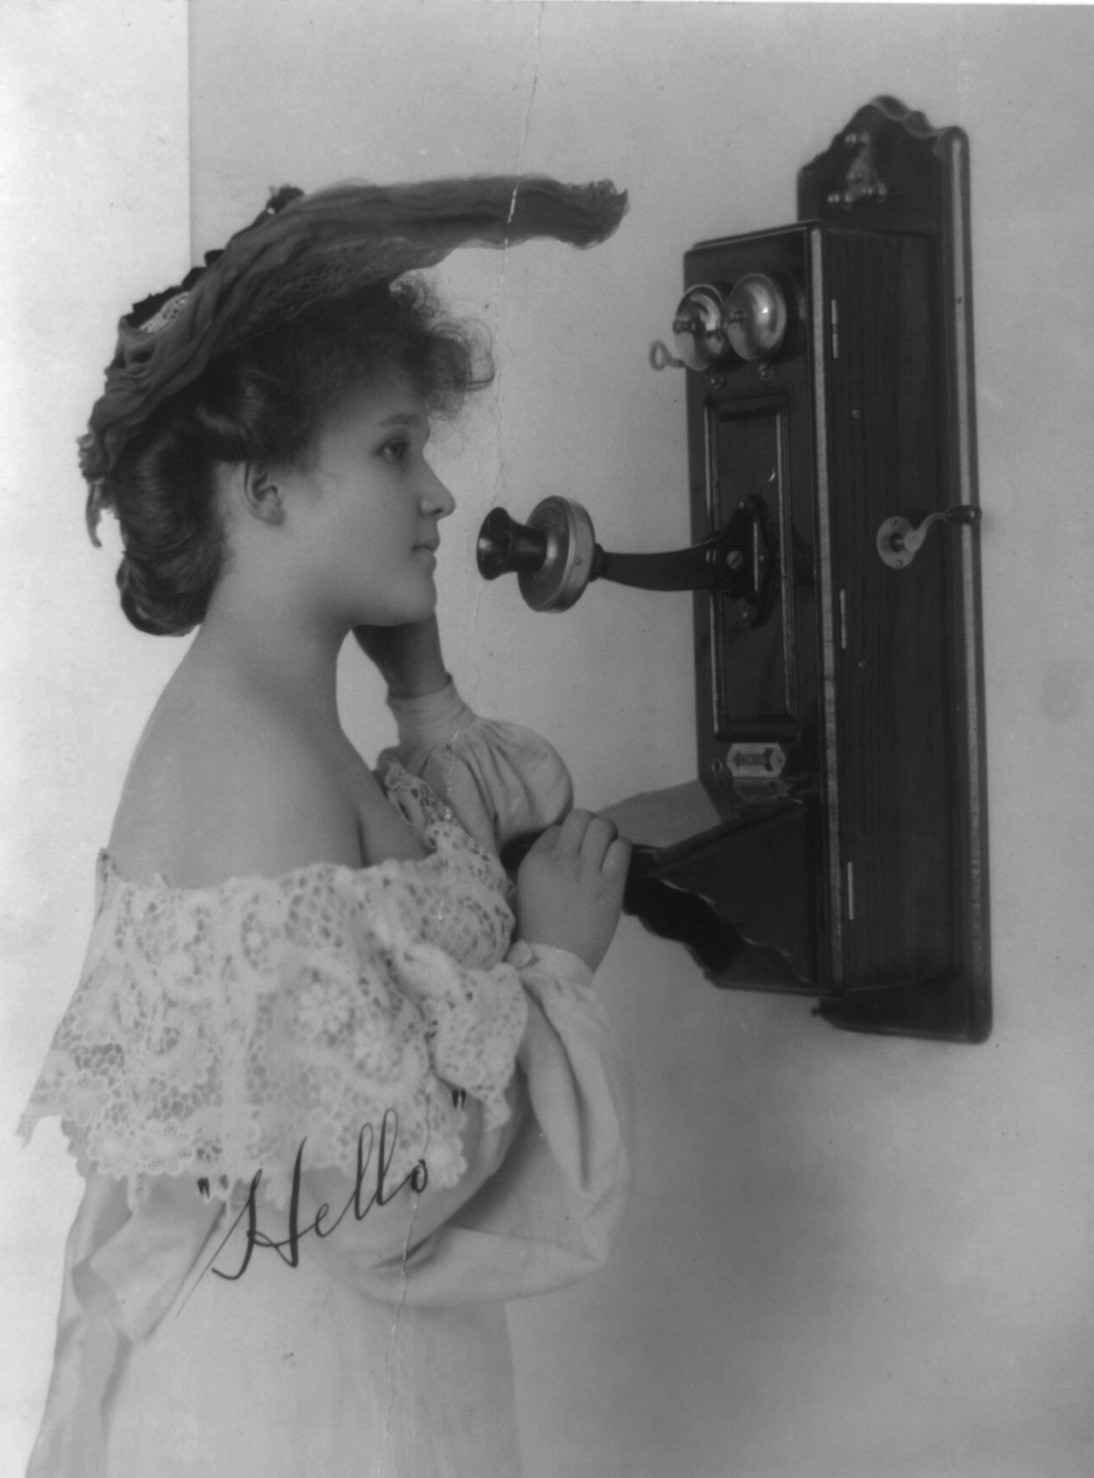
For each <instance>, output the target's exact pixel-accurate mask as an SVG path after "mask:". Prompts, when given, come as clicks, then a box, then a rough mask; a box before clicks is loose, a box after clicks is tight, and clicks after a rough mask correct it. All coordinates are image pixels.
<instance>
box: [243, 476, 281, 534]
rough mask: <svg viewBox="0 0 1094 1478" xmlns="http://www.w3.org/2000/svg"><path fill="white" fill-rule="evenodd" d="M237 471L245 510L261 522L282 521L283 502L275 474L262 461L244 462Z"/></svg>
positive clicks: (273, 522)
mask: <svg viewBox="0 0 1094 1478" xmlns="http://www.w3.org/2000/svg"><path fill="white" fill-rule="evenodd" d="M239 471H240V474H241V482H240V492H241V494H242V498H243V505H244V507H245V508H246V510H247V512H248V513H249V514H251V516H252V517H254V518H257V519H259V520H261V522H262V523H268V524H278V523H284V521H285V504H284V502H283V499H282V488H281V482H280V479H279V478H278V477H277V475H276V474H275V473H274V472H273V471H272V470H271V469H270V468H269V467H267V466H266V464H265V463H264V462H245V463H244V464H243V466H242V467H241V468H240V469H239Z"/></svg>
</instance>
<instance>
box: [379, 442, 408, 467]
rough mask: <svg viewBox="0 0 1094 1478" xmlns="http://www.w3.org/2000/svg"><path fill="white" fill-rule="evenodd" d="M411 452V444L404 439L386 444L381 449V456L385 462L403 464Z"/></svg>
mask: <svg viewBox="0 0 1094 1478" xmlns="http://www.w3.org/2000/svg"><path fill="white" fill-rule="evenodd" d="M409 451H410V442H409V441H406V440H405V439H404V438H403V437H399V438H398V439H397V440H396V441H388V442H385V443H384V445H383V446H382V447H381V448H380V455H381V457H383V459H384V461H385V462H402V461H404V460H405V458H406V456H407V453H408V452H409Z"/></svg>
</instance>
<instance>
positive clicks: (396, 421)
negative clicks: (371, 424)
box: [376, 411, 425, 426]
mask: <svg viewBox="0 0 1094 1478" xmlns="http://www.w3.org/2000/svg"><path fill="white" fill-rule="evenodd" d="M424 421H425V417H424V416H423V415H422V414H421V412H420V411H396V412H395V414H394V415H393V416H385V417H384V419H383V420H382V421H377V423H376V424H377V425H378V426H421V425H422V424H423V423H424Z"/></svg>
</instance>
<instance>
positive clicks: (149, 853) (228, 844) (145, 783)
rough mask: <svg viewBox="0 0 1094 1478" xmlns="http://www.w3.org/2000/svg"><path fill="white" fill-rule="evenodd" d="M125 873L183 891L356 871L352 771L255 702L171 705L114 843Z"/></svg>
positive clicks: (155, 726) (166, 704) (234, 699)
mask: <svg viewBox="0 0 1094 1478" xmlns="http://www.w3.org/2000/svg"><path fill="white" fill-rule="evenodd" d="M110 851H111V854H112V856H113V858H114V861H115V863H116V864H117V866H118V868H119V870H120V872H121V873H122V874H123V875H124V876H126V877H131V878H135V879H148V878H150V877H152V876H154V875H156V874H160V875H162V876H163V877H165V878H166V879H167V880H168V881H169V882H171V883H173V884H175V885H177V886H179V887H202V886H208V885H213V884H216V883H219V882H223V881H224V880H226V879H227V878H231V877H240V876H265V877H277V876H279V875H281V874H282V873H286V872H291V871H292V870H294V869H295V868H298V867H304V866H307V865H309V864H311V863H314V862H335V863H342V864H344V865H346V866H350V867H355V866H359V865H360V862H361V841H360V830H359V825H358V819H357V810H356V807H355V805H354V801H353V796H352V793H351V792H350V791H349V790H348V789H347V784H346V779H345V767H344V766H342V765H339V764H338V763H336V762H335V763H332V755H331V752H330V745H329V744H325V743H324V742H323V740H322V739H321V738H319V737H316V736H315V735H314V734H311V733H309V731H308V729H307V726H306V725H302V724H300V723H298V722H294V721H293V719H292V717H291V716H289V715H285V714H283V713H280V712H279V711H278V709H277V708H276V706H274V705H271V704H268V703H263V702H262V701H261V699H256V698H255V696H254V695H249V694H245V693H243V694H240V693H232V694H228V695H225V697H224V699H223V701H220V702H217V703H208V702H204V703H194V702H188V701H186V696H185V694H182V695H180V694H174V695H171V694H170V693H169V694H168V695H165V699H164V701H163V702H161V704H160V706H159V708H158V709H157V711H156V712H155V713H154V714H153V716H152V719H151V720H150V722H149V725H148V728H147V730H146V731H145V734H144V737H143V738H142V740H141V743H140V746H139V747H138V750H137V753H136V755H135V757H134V761H133V765H132V767H131V770H130V774H129V778H128V780H127V782H126V786H125V791H124V793H123V796H122V802H121V805H120V806H119V808H118V815H117V818H116V821H115V825H114V831H113V834H112V836H111V841H110Z"/></svg>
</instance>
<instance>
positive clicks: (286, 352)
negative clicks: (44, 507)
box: [103, 279, 490, 636]
mask: <svg viewBox="0 0 1094 1478" xmlns="http://www.w3.org/2000/svg"><path fill="white" fill-rule="evenodd" d="M488 365H489V359H488V356H483V355H481V354H480V353H479V350H478V346H477V343H476V339H475V336H474V334H473V332H472V331H471V330H469V329H468V328H465V327H464V326H461V325H457V324H454V323H452V322H450V321H448V320H446V319H445V318H444V316H443V315H442V313H441V310H440V308H439V306H438V304H437V301H436V299H435V298H434V296H433V295H432V293H431V292H430V291H429V289H428V288H427V287H426V286H425V285H424V284H423V283H421V282H418V281H408V280H406V279H403V280H401V281H399V282H397V283H395V284H387V283H381V284H377V285H372V286H369V287H367V288H362V289H360V290H358V291H357V292H355V293H353V294H352V295H349V296H344V297H341V298H338V299H334V300H327V301H323V302H319V303H313V304H311V305H310V306H305V307H303V308H302V309H299V310H298V311H296V312H293V313H290V314H289V316H287V317H284V318H282V319H281V320H280V321H279V322H278V323H276V324H275V325H273V326H271V327H270V328H268V329H265V330H263V331H261V332H258V333H256V334H254V335H252V336H251V337H249V338H248V339H247V341H246V342H245V343H244V344H242V345H240V346H239V347H238V348H235V349H233V350H231V351H229V352H226V353H224V354H221V355H219V356H217V357H216V358H215V359H213V360H211V361H210V363H209V366H208V368H207V369H206V370H205V372H204V373H203V374H202V375H201V376H200V378H199V379H197V380H196V381H195V382H194V383H193V384H192V385H189V386H187V387H186V389H185V390H183V391H180V392H179V394H178V395H176V396H174V397H172V399H170V400H169V401H167V402H165V403H164V404H163V405H162V406H161V407H160V408H159V409H158V410H157V411H156V412H155V413H154V414H153V415H152V417H151V418H150V419H149V420H148V422H147V423H146V425H145V426H144V427H142V429H141V430H140V431H139V432H138V433H137V435H136V436H134V438H133V439H132V441H131V442H130V443H129V445H128V446H127V447H126V449H125V451H124V452H123V453H122V455H121V457H120V458H119V459H118V463H117V465H116V466H115V467H114V469H113V470H112V471H111V472H110V473H109V474H108V475H107V478H106V481H105V484H104V489H103V491H104V499H103V501H104V505H105V506H106V507H109V508H113V510H114V512H115V513H116V514H117V517H118V522H119V524H120V526H121V532H122V540H123V544H124V547H125V554H124V556H123V558H122V562H121V564H120V566H119V567H118V576H117V579H118V588H119V590H120V591H121V603H122V609H123V611H124V612H125V614H126V616H127V617H128V618H129V620H130V621H131V622H132V623H133V625H134V626H136V627H137V628H138V629H139V630H140V631H147V632H150V633H152V634H153V635H156V636H164V635H178V636H181V635H183V634H184V633H185V632H187V631H190V630H192V629H193V627H195V626H196V625H198V623H199V622H200V621H202V620H203V618H204V616H205V611H206V608H207V606H208V603H209V598H210V596H211V595H212V592H213V589H214V587H215V585H216V583H217V580H218V579H219V577H220V574H221V570H222V568H223V559H224V538H223V529H222V527H221V523H220V519H219V516H218V513H217V508H216V500H215V496H214V495H215V478H214V468H215V467H216V465H217V464H218V463H224V462H229V463H231V462H247V461H258V460H264V461H269V462H274V463H277V464H280V465H285V464H288V465H294V464H299V463H301V461H302V460H303V459H304V458H305V457H306V455H307V454H308V452H309V451H310V450H311V448H312V447H313V446H314V443H315V439H316V437H317V436H318V434H319V432H320V431H321V429H322V427H323V426H324V424H325V423H326V422H327V421H328V419H329V418H330V416H331V415H332V414H333V413H334V412H335V411H336V410H337V409H338V408H339V407H340V406H341V405H342V404H343V403H344V401H345V399H346V398H347V396H349V395H351V394H352V393H353V392H354V391H355V390H358V389H360V388H362V387H363V386H365V385H367V384H369V383H371V382H372V381H374V380H376V379H377V378H379V377H381V376H383V375H384V374H388V373H393V372H396V373H401V374H404V375H406V376H407V377H408V379H409V380H410V382H411V384H412V385H413V387H414V389H415V390H416V392H417V393H418V394H419V395H420V396H421V398H422V399H423V401H424V402H425V404H426V406H427V408H428V409H429V411H430V412H431V413H432V414H435V415H436V414H441V415H443V414H447V413H450V412H452V411H453V410H455V409H456V407H457V406H458V404H459V403H460V401H461V400H462V398H463V396H464V395H465V394H466V393H467V392H468V391H469V390H472V389H475V388H477V387H478V386H480V385H482V384H485V383H486V382H487V381H488V380H489V378H490V375H489V369H488Z"/></svg>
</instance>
